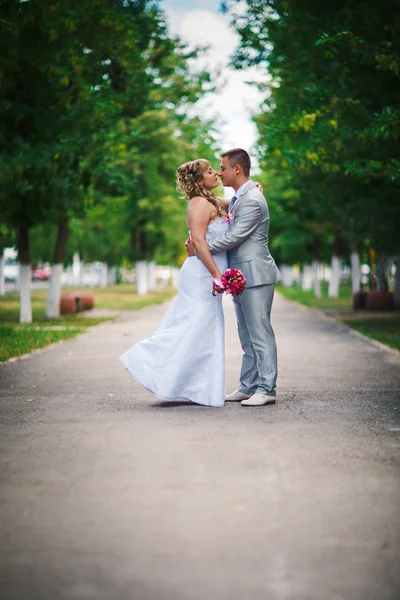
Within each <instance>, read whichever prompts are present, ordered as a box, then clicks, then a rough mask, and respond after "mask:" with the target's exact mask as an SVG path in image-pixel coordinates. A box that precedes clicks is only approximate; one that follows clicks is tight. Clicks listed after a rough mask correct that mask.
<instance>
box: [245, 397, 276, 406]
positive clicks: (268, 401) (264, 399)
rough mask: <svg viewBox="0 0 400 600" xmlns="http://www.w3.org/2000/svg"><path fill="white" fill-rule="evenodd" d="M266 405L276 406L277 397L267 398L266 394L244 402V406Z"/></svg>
mask: <svg viewBox="0 0 400 600" xmlns="http://www.w3.org/2000/svg"><path fill="white" fill-rule="evenodd" d="M264 404H276V397H275V396H266V395H264V394H253V395H252V396H251V397H250V398H248V399H247V400H243V401H242V406H264Z"/></svg>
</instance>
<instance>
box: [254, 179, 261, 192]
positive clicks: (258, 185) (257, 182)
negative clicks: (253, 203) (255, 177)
mask: <svg viewBox="0 0 400 600" xmlns="http://www.w3.org/2000/svg"><path fill="white" fill-rule="evenodd" d="M254 183H255V184H256V186H257V187H258V189H259V190H260V192H261V193H263V186H262V185H261V183H260V182H259V181H255V182H254Z"/></svg>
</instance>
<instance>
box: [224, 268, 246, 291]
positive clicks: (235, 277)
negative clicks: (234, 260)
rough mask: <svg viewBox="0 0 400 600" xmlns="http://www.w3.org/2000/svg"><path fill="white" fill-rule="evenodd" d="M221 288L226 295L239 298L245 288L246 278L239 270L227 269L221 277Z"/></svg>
mask: <svg viewBox="0 0 400 600" xmlns="http://www.w3.org/2000/svg"><path fill="white" fill-rule="evenodd" d="M221 283H222V287H223V288H224V292H225V293H226V294H232V295H233V296H240V294H241V293H242V292H243V290H244V288H245V286H246V278H245V276H244V275H243V273H242V271H239V269H234V268H232V269H228V270H227V271H225V273H224V274H223V275H222V277H221Z"/></svg>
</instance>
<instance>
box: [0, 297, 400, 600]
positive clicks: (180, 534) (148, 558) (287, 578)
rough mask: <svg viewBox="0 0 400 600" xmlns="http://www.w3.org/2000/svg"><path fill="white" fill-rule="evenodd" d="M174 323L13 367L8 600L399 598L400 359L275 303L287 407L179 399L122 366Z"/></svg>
mask: <svg viewBox="0 0 400 600" xmlns="http://www.w3.org/2000/svg"><path fill="white" fill-rule="evenodd" d="M165 310H166V306H158V307H153V308H147V309H144V310H142V311H140V312H137V313H126V314H125V315H124V316H123V317H122V318H121V319H120V320H119V321H118V322H116V323H112V324H110V323H105V324H102V325H100V326H98V327H96V328H93V329H90V330H89V331H88V332H87V333H85V334H83V335H81V336H79V337H78V338H76V339H74V340H71V341H69V342H67V343H63V344H60V345H57V346H54V347H52V348H50V349H48V350H46V351H44V352H41V353H39V354H36V355H34V356H32V357H31V358H29V359H27V360H23V361H17V362H13V363H8V364H3V365H0V388H1V391H0V404H1V406H0V410H1V413H0V415H1V425H0V427H1V429H0V477H1V481H0V596H1V598H2V600H206V599H207V600H398V599H399V598H400V568H399V564H400V560H399V559H400V510H399V509H400V415H399V413H400V360H399V354H398V353H395V352H390V351H387V350H385V349H382V348H380V347H378V346H377V345H374V344H373V343H372V342H369V341H366V340H365V339H362V338H361V337H359V336H357V335H355V334H354V333H351V332H350V330H349V329H347V328H346V327H345V326H343V325H340V324H338V323H336V322H334V321H332V320H330V319H328V318H326V317H324V316H323V315H321V314H320V313H318V312H316V311H312V310H309V309H306V308H302V307H300V306H298V305H295V304H293V303H290V302H288V301H287V300H284V299H282V298H279V297H277V298H276V299H275V301H274V308H273V325H274V328H275V332H276V337H277V342H278V354H279V369H280V374H279V381H278V403H277V405H276V406H265V407H258V408H244V407H241V406H240V404H236V403H235V404H233V403H230V404H227V405H226V406H225V407H224V408H207V407H201V406H196V405H192V404H189V403H187V402H184V401H182V402H165V401H161V400H157V399H156V398H154V397H153V396H152V395H151V394H149V393H147V392H145V391H143V390H142V389H141V388H139V387H138V386H137V385H136V384H135V383H134V382H133V380H132V379H131V378H130V376H129V374H128V373H127V372H125V371H124V370H123V368H122V366H121V365H120V363H119V362H118V357H119V356H120V355H121V354H122V353H123V352H124V351H125V350H126V349H127V348H128V347H129V346H131V345H132V344H134V343H135V342H136V341H138V340H140V339H142V338H143V337H145V336H147V335H149V334H150V333H151V332H152V331H153V330H154V329H155V327H156V326H157V324H158V323H159V321H160V319H161V317H162V315H163V313H164V312H165ZM225 314H226V338H227V339H226V348H227V352H226V355H227V356H226V359H227V387H228V391H231V390H233V389H234V388H235V387H236V384H237V377H238V372H239V366H240V356H241V351H240V346H239V342H238V339H237V334H236V325H235V318H234V312H233V309H232V304H231V301H230V300H229V299H227V300H226V301H225Z"/></svg>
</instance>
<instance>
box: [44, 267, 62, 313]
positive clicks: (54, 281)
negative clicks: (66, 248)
mask: <svg viewBox="0 0 400 600" xmlns="http://www.w3.org/2000/svg"><path fill="white" fill-rule="evenodd" d="M62 273H63V264H62V263H58V264H56V265H53V266H52V268H51V277H50V281H49V289H48V291H47V303H46V318H47V319H58V317H59V316H60V299H61V276H62Z"/></svg>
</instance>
